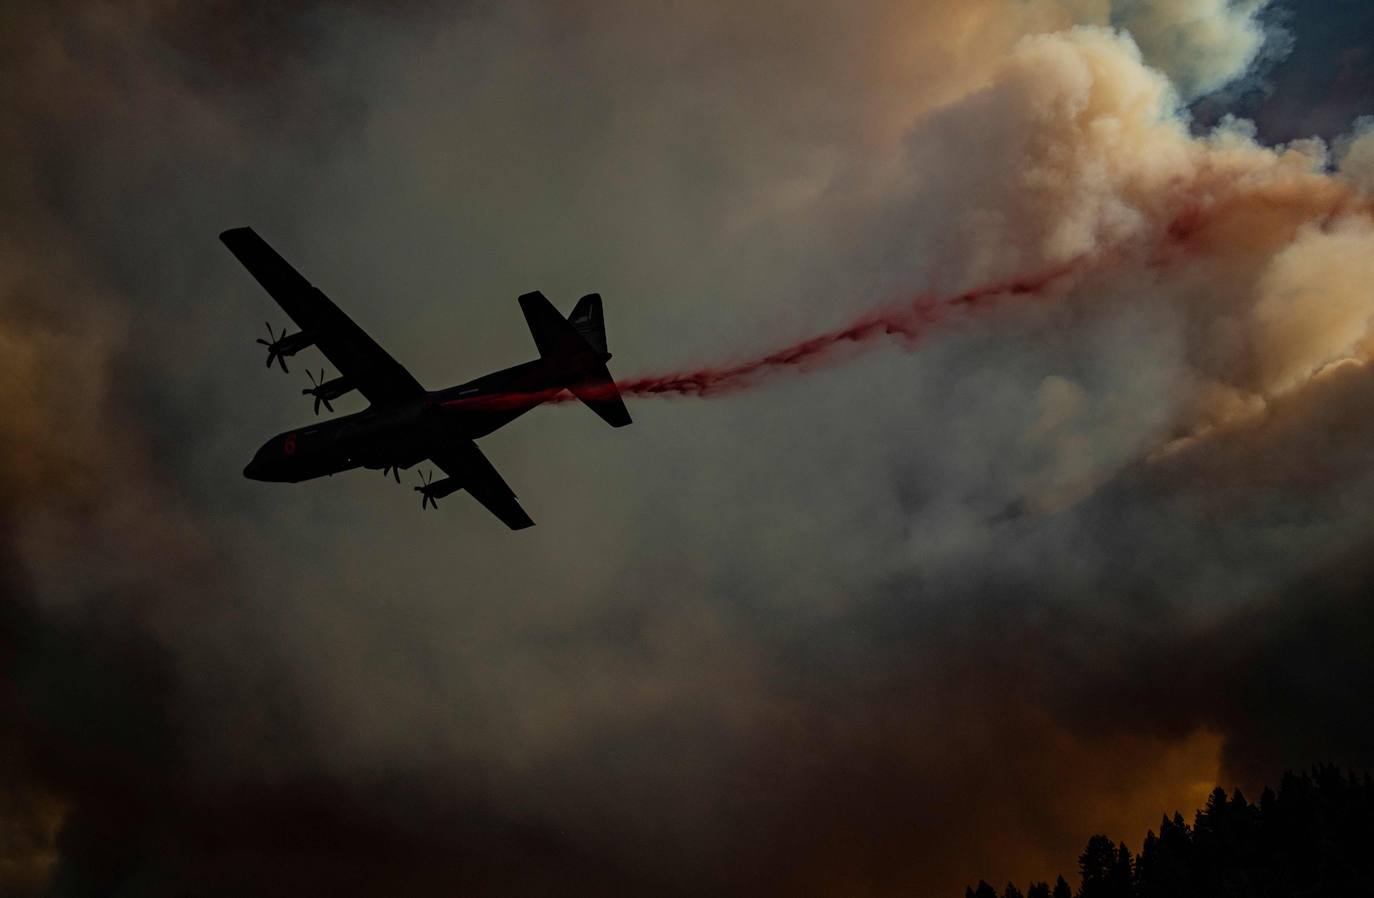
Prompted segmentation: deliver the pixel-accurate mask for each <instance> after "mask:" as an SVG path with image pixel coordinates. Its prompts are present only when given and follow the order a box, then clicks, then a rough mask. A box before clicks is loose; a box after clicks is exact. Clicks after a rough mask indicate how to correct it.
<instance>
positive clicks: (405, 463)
mask: <svg viewBox="0 0 1374 898" xmlns="http://www.w3.org/2000/svg"><path fill="white" fill-rule="evenodd" d="M219 239H220V240H221V241H222V242H223V243H224V245H225V246H226V247H228V248H229V251H230V252H231V253H233V254H234V256H235V257H237V258H238V260H239V261H240V262H241V263H243V266H244V267H245V268H247V269H248V272H249V273H250V274H251V275H253V277H254V278H256V279H257V281H258V283H259V284H261V285H262V287H263V289H265V290H266V291H267V292H268V293H269V294H270V295H271V296H272V298H273V299H275V300H276V301H277V304H278V305H280V306H281V307H282V310H283V311H284V312H286V314H287V315H288V316H289V317H290V318H291V320H292V321H294V322H295V324H296V326H297V327H298V328H300V330H299V331H297V332H296V333H294V334H288V333H286V331H285V330H283V331H282V333H281V334H277V333H275V332H274V331H273V330H272V325H271V324H270V323H269V324H268V325H267V334H268V338H269V339H267V340H263V339H259V340H258V342H259V343H261V344H263V345H264V346H266V347H267V367H269V368H271V367H272V364H273V362H276V363H277V364H278V365H280V367H281V369H282V371H283V372H287V373H289V371H288V369H287V366H286V359H287V358H289V357H291V356H294V355H295V354H296V353H298V352H299V351H301V350H302V349H305V348H307V347H309V346H315V347H317V348H318V349H319V350H320V352H322V353H323V354H324V356H325V358H327V359H328V360H329V361H330V362H331V363H332V364H333V365H334V367H335V368H337V369H338V370H339V372H340V376H339V377H336V378H334V379H332V380H325V374H324V371H323V370H321V371H320V377H319V378H318V379H316V377H315V375H314V373H313V372H310V371H307V372H306V373H307V374H308V375H309V377H310V383H311V386H310V387H309V388H307V389H304V390H302V391H301V392H302V393H303V394H304V395H307V396H312V397H314V400H315V414H316V415H318V414H319V412H320V404H321V403H323V404H324V406H325V408H327V409H329V410H330V411H331V412H332V411H333V408H334V407H333V406H332V405H330V401H331V400H333V399H337V398H339V397H340V396H343V395H345V394H347V393H349V392H351V391H353V390H357V391H358V393H360V394H361V395H362V396H363V398H365V399H366V400H367V401H368V402H369V403H370V405H369V406H368V408H367V409H365V410H364V411H361V412H358V413H356V414H352V415H346V416H344V417H341V418H334V419H332V420H328V421H323V422H319V423H315V424H311V425H308V426H305V427H298V428H295V429H294V430H288V431H285V432H283V433H279V434H277V435H276V436H274V437H272V439H270V440H268V441H267V442H266V443H263V445H262V448H260V449H259V450H258V451H257V454H255V455H254V456H253V460H252V461H250V462H249V463H248V466H247V467H245V468H244V469H243V475H244V476H245V477H247V478H249V479H250V480H261V481H270V482H276V483H283V482H285V483H299V482H301V481H303V480H313V479H315V478H317V477H324V476H327V475H334V474H337V473H339V472H341V471H348V470H351V469H353V468H359V467H364V468H372V469H379V470H381V471H382V474H383V475H384V476H386V475H391V476H394V477H395V478H396V482H397V483H400V482H401V473H400V472H401V469H403V468H406V469H408V468H411V467H413V466H414V465H417V464H419V463H421V462H423V461H424V460H425V459H429V460H430V461H431V462H432V463H433V464H434V465H435V466H437V467H438V468H440V469H441V470H442V471H443V472H444V473H445V474H446V475H447V476H446V477H444V478H443V479H442V480H437V481H436V480H434V479H433V477H434V475H433V471H432V470H431V472H430V476H429V477H428V478H426V477H424V476H420V485H419V486H417V487H415V491H416V492H418V493H419V494H420V507H421V508H422V509H426V508H430V507H433V508H438V506H439V503H438V500H440V499H442V498H444V497H445V496H448V495H451V494H452V493H455V492H457V491H458V490H467V491H468V493H469V494H470V495H471V496H472V497H473V498H474V499H476V500H477V501H478V502H480V503H482V505H484V506H485V507H486V508H487V510H488V511H490V512H491V513H492V514H494V515H496V516H497V517H498V518H500V519H501V521H502V522H503V523H505V525H506V526H507V527H509V528H511V529H512V530H522V529H524V528H526V527H531V526H533V525H534V521H533V520H531V519H530V516H529V515H528V514H526V513H525V510H524V509H523V508H521V507H520V503H519V502H517V501H516V498H515V493H514V492H513V491H512V490H511V488H510V487H509V486H507V485H506V482H505V481H504V480H502V479H501V475H500V474H498V473H497V472H496V468H494V467H492V464H491V462H489V461H487V458H486V456H484V455H483V454H482V451H481V450H480V449H478V448H477V443H476V442H475V441H476V440H477V439H479V438H481V437H484V436H486V435H487V434H490V433H491V432H492V431H495V430H497V429H498V428H500V427H503V426H504V425H506V424H509V423H510V422H511V421H513V420H515V419H516V418H518V417H520V416H521V415H523V414H524V413H525V412H527V411H529V410H530V409H532V408H534V407H536V406H538V405H540V404H542V403H544V402H547V401H549V400H550V399H553V398H555V397H556V396H558V395H559V394H561V393H562V392H563V391H564V390H568V391H570V392H571V393H572V394H573V395H574V396H576V397H577V398H578V399H580V400H581V401H582V402H583V403H584V404H585V405H586V406H587V407H588V408H590V409H591V410H592V411H593V412H595V413H596V414H597V415H599V416H600V417H601V419H602V420H604V421H605V422H606V423H607V424H609V425H611V426H612V427H624V426H625V425H627V424H629V423H631V422H630V413H629V412H628V411H627V410H626V408H625V402H624V400H623V399H622V398H621V396H620V391H619V390H618V389H617V388H616V385H615V380H614V379H613V378H612V377H611V374H610V371H609V370H608V369H607V368H606V362H608V361H609V360H610V358H611V354H610V353H609V352H607V351H606V328H605V323H604V318H603V315H602V308H601V296H600V295H599V294H596V293H590V294H588V295H586V296H584V297H582V298H581V299H580V300H578V301H577V305H576V306H575V307H574V308H573V310H572V313H571V314H570V315H568V317H567V318H564V317H563V316H562V315H561V314H559V312H558V310H557V309H555V308H554V306H553V304H552V303H551V302H549V301H548V300H547V299H545V298H544V295H543V294H542V293H539V292H538V291H536V292H534V293H526V294H524V295H523V296H521V297H520V299H519V302H520V310H521V311H522V312H523V313H524V315H525V322H526V323H527V324H528V325H529V329H530V333H531V335H532V336H533V337H534V344H535V347H536V348H537V349H538V350H539V358H537V359H535V360H533V361H530V362H525V363H524V364H521V365H515V366H514V367H511V368H506V369H505V370H504V371H496V372H494V373H491V374H487V375H485V376H483V377H479V378H477V379H476V380H472V381H468V382H467V383H464V384H459V385H458V386H456V387H449V388H448V389H445V390H434V391H430V390H426V389H425V388H424V387H422V386H420V383H419V382H418V381H417V380H416V379H415V378H414V377H412V376H411V374H410V372H408V371H406V369H405V368H403V367H402V366H401V365H400V363H398V362H397V361H396V360H395V359H393V358H392V357H391V356H390V355H388V354H387V353H386V351H385V350H384V349H382V347H381V346H379V345H377V343H376V342H375V341H374V340H373V339H372V338H371V337H369V336H368V335H367V334H366V333H365V332H364V331H363V329H362V328H360V327H358V325H356V324H354V323H353V321H352V320H351V319H349V317H348V316H347V315H345V314H344V313H343V312H342V311H341V310H340V309H339V307H338V306H336V305H334V303H333V302H332V301H330V299H329V298H328V297H327V296H325V295H324V293H323V292H321V291H320V290H319V288H317V287H315V286H314V285H312V284H311V283H310V282H309V281H308V280H306V279H305V278H304V277H302V276H301V275H300V274H299V273H298V272H297V271H296V269H294V268H292V267H291V265H290V264H289V263H288V262H287V261H286V260H285V259H283V258H282V257H281V256H280V255H278V254H277V252H276V250H274V249H272V247H271V246H269V245H268V244H267V241H265V240H263V239H262V238H261V237H259V236H258V235H257V233H256V232H255V231H254V230H253V229H252V228H233V229H231V230H228V231H225V232H224V233H222V234H220V235H219Z"/></svg>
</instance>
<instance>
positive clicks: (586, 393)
mask: <svg viewBox="0 0 1374 898" xmlns="http://www.w3.org/2000/svg"><path fill="white" fill-rule="evenodd" d="M568 389H569V390H572V393H573V395H574V396H576V397H577V398H578V399H581V400H582V404H583V405H585V406H587V408H589V409H591V410H592V411H594V412H596V414H597V415H598V416H599V417H600V418H601V420H602V421H605V422H606V423H607V424H609V425H611V426H612V427H624V426H625V425H626V424H633V423H634V421H633V420H632V419H631V418H630V412H629V409H627V408H625V400H624V399H621V398H620V390H619V388H617V387H616V385H615V380H613V379H612V378H611V372H610V371H608V370H606V366H605V365H602V366H601V370H600V371H598V372H597V373H596V374H594V375H593V376H592V377H588V378H584V379H583V380H582V381H580V382H579V383H575V384H569V385H568Z"/></svg>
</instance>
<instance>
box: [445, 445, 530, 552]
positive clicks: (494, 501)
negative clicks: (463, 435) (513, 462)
mask: <svg viewBox="0 0 1374 898" xmlns="http://www.w3.org/2000/svg"><path fill="white" fill-rule="evenodd" d="M430 460H431V461H433V462H434V463H435V464H436V465H438V466H439V467H440V468H442V469H443V471H444V473H445V474H447V475H448V476H449V477H450V478H451V479H452V480H453V483H454V485H455V486H456V487H458V488H462V489H465V490H467V491H468V492H469V493H471V494H472V497H473V498H474V499H476V500H477V501H478V502H481V503H482V504H483V505H485V506H486V508H487V511H489V512H491V513H492V514H494V515H496V516H497V517H498V518H500V519H501V521H502V522H503V523H504V524H505V525H506V526H507V527H509V528H510V529H512V530H524V529H525V528H526V527H533V526H534V521H532V520H530V516H529V515H527V514H525V509H523V508H521V507H520V503H519V502H517V501H515V493H514V491H512V490H511V488H510V487H508V486H506V481H504V480H502V479H501V475H500V474H498V473H496V469H495V468H494V467H492V465H491V462H489V461H487V457H486V456H485V455H483V454H482V450H481V449H478V448H477V444H476V443H474V442H473V441H472V440H454V441H452V442H450V443H449V444H448V445H447V446H445V447H444V448H443V449H441V450H439V451H437V452H435V453H433V454H431V455H430Z"/></svg>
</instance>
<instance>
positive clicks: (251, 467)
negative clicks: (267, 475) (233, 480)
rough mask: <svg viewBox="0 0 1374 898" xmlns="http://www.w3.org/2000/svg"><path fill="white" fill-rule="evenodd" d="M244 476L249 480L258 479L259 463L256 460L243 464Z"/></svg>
mask: <svg viewBox="0 0 1374 898" xmlns="http://www.w3.org/2000/svg"><path fill="white" fill-rule="evenodd" d="M243 476H244V477H247V478H248V479H249V480H257V479H258V463H257V461H256V460H254V461H250V462H249V463H248V464H246V465H244V466H243Z"/></svg>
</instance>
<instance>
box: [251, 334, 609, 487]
mask: <svg viewBox="0 0 1374 898" xmlns="http://www.w3.org/2000/svg"><path fill="white" fill-rule="evenodd" d="M608 357H609V356H608ZM566 382H567V379H566V375H565V372H562V371H560V370H559V369H558V367H557V366H556V365H555V364H553V363H552V362H550V361H549V360H546V359H536V360H534V361H532V362H526V363H524V364H523V365H516V366H515V367H513V368H507V369H505V370H504V371H496V372H494V373H492V374H488V375H485V376H483V377H479V378H477V379H476V380H472V381H468V382H467V383H465V384H459V385H458V386H456V387H450V388H448V389H446V390H435V391H432V392H429V393H426V394H425V396H424V397H423V398H422V399H419V400H417V401H415V402H412V403H407V404H404V405H397V406H390V407H387V408H382V409H376V408H368V409H366V410H364V411H361V412H358V413H356V414H352V415H346V416H344V417H342V418H334V419H332V420H328V421H320V422H317V423H313V424H309V425H306V426H305V427H299V428H296V429H295V430H288V431H285V432H284V433H279V434H277V435H276V436H274V437H272V439H270V440H268V441H267V442H266V443H263V444H262V448H260V449H258V451H257V453H256V454H255V455H254V456H253V460H252V461H251V462H249V463H248V466H247V467H246V468H244V469H243V474H244V476H245V477H248V478H250V479H252V480H264V481H272V482H277V483H299V482H300V481H302V480H310V479H312V478H315V477H323V476H325V475H329V474H337V473H339V472H341V471H348V470H351V469H353V468H360V467H361V468H377V469H382V468H409V467H410V466H411V465H414V464H416V463H418V462H420V461H423V460H424V459H425V458H427V457H429V455H430V454H431V451H432V447H433V446H434V445H435V444H436V443H437V442H439V441H441V440H442V439H444V438H460V439H468V440H475V439H477V438H479V437H484V436H486V435H487V434H489V433H491V432H492V431H495V430H497V429H499V428H501V427H503V426H505V425H506V424H508V423H510V422H511V421H513V420H515V419H516V418H518V417H520V416H521V415H523V414H524V413H525V412H527V411H529V410H530V409H532V408H535V407H536V406H538V405H540V404H542V403H543V402H546V401H547V400H549V399H551V398H553V397H554V396H555V395H557V394H558V393H559V392H560V391H561V390H562V388H563V385H564V384H565V383H566Z"/></svg>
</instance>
